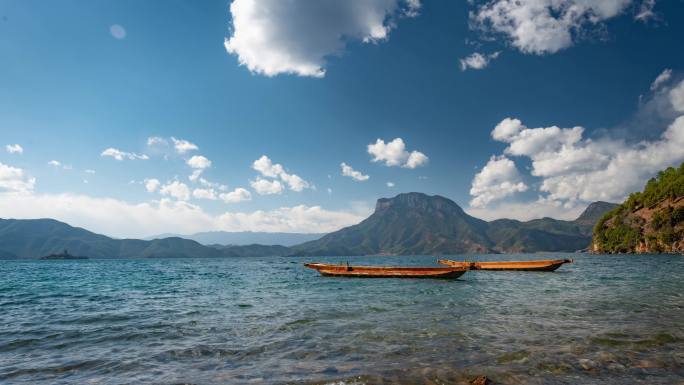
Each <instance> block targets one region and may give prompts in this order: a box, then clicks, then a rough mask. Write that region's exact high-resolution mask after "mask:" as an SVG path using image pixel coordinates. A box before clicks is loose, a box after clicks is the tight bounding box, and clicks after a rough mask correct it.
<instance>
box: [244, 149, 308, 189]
mask: <svg viewBox="0 0 684 385" xmlns="http://www.w3.org/2000/svg"><path fill="white" fill-rule="evenodd" d="M252 168H253V169H254V170H256V171H258V172H259V173H260V174H261V175H262V176H264V177H266V178H280V180H282V181H283V182H285V184H287V187H288V188H289V189H290V190H292V191H296V192H301V191H303V190H304V189H306V188H309V187H310V184H309V182H307V181H305V180H304V179H302V178H301V177H300V176H298V175H296V174H290V173H288V172H287V171H285V167H283V165H281V164H279V163H275V164H274V163H273V161H271V159H270V158H269V157H268V156H266V155H262V156H261V157H260V158H259V159H257V160H255V161H254V163H252ZM275 182H278V181H277V180H275V181H268V180H266V179H263V178H257V180H256V181H254V182H252V187H254V185H255V184H256V185H259V186H263V187H266V186H267V183H268V184H269V186H270V187H267V188H262V190H261V191H276V192H267V194H280V193H281V192H282V187H283V186H282V184H281V183H280V182H278V183H275ZM277 186H280V188H278V187H277ZM254 189H255V190H256V191H257V193H259V194H260V195H264V194H263V193H261V192H259V191H260V190H257V188H254Z"/></svg>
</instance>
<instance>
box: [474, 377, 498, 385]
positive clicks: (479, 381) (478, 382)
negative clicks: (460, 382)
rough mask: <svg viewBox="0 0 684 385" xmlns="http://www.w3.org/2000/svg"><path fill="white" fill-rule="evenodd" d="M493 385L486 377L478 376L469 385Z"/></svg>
mask: <svg viewBox="0 0 684 385" xmlns="http://www.w3.org/2000/svg"><path fill="white" fill-rule="evenodd" d="M493 384H494V383H493V382H492V380H490V379H489V378H487V376H479V377H477V378H475V379H473V380H472V381H470V385H493Z"/></svg>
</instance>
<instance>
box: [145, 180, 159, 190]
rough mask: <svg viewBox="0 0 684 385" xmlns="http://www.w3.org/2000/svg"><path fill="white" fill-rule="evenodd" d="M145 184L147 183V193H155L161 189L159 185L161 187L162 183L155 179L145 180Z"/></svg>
mask: <svg viewBox="0 0 684 385" xmlns="http://www.w3.org/2000/svg"><path fill="white" fill-rule="evenodd" d="M144 183H145V190H147V192H155V191H157V189H158V188H159V185H161V183H160V182H159V179H155V178H150V179H145V180H144Z"/></svg>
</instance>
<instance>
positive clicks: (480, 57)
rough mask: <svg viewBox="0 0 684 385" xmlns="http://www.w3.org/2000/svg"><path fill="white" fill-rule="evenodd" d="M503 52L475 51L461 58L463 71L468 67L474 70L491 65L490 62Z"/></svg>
mask: <svg viewBox="0 0 684 385" xmlns="http://www.w3.org/2000/svg"><path fill="white" fill-rule="evenodd" d="M500 53H501V52H498V51H497V52H494V53H491V54H481V53H479V52H473V53H472V54H470V55H468V56H466V57H464V58H463V59H459V62H460V63H461V71H465V70H467V69H468V68H471V69H474V70H481V69H483V68H485V67H487V66H488V65H489V62H491V61H492V60H494V59H496V58H497V57H499V54H500Z"/></svg>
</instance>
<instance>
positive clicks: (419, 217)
mask: <svg viewBox="0 0 684 385" xmlns="http://www.w3.org/2000/svg"><path fill="white" fill-rule="evenodd" d="M615 206H616V205H615V204H612V203H607V202H594V203H592V204H591V205H589V207H587V209H586V210H585V211H584V213H582V215H580V216H579V217H578V218H577V219H576V220H574V221H562V220H557V219H552V218H542V219H535V220H531V221H527V222H521V221H517V220H513V219H498V220H494V221H491V222H486V221H484V220H481V219H478V218H475V217H472V216H470V215H468V214H467V213H466V212H465V211H463V209H462V208H461V207H460V206H458V205H457V204H456V203H455V202H453V201H452V200H449V199H447V198H444V197H441V196H428V195H426V194H422V193H406V194H399V195H397V196H396V197H394V198H382V199H379V200H378V202H377V204H376V207H375V212H374V213H373V214H372V215H371V216H370V217H368V218H367V219H365V220H364V221H362V222H361V223H359V224H357V225H354V226H350V227H347V228H344V229H341V230H339V231H336V232H333V233H330V234H327V235H325V236H323V237H322V238H321V239H319V240H315V241H311V242H306V243H303V244H301V245H297V246H294V247H293V248H292V249H293V251H294V252H295V254H303V255H370V254H393V255H394V254H396V255H406V254H461V253H510V252H538V251H577V250H583V249H587V248H588V246H589V244H590V241H591V231H592V228H593V226H594V224H595V223H596V220H598V218H600V217H601V216H602V215H603V214H605V212H607V211H609V210H611V209H613V208H614V207H615Z"/></svg>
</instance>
